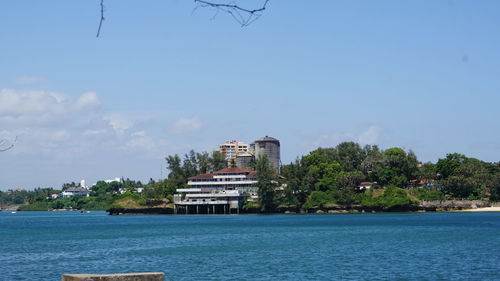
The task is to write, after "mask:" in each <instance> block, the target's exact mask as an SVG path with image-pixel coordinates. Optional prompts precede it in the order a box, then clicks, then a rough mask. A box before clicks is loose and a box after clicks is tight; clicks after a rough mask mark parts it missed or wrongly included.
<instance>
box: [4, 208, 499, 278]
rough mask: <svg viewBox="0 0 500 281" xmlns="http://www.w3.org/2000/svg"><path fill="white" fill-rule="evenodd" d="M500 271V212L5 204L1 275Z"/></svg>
mask: <svg viewBox="0 0 500 281" xmlns="http://www.w3.org/2000/svg"><path fill="white" fill-rule="evenodd" d="M141 271H161V272H165V274H166V276H167V279H168V280H500V213H415V214H355V215H231V216H230V215H226V216H222V215H220V216H219V215H203V216H195V215H193V216H186V215H178V216H168V215H164V216H108V215H107V214H106V213H104V212H91V213H88V214H81V213H78V212H18V213H17V214H11V213H10V212H5V211H4V212H0V280H8V281H12V280H44V281H45V280H59V278H60V275H61V274H63V273H117V272H141Z"/></svg>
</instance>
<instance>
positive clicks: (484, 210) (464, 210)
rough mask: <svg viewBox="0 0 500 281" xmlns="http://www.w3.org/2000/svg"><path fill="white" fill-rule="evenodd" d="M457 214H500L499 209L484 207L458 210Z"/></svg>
mask: <svg viewBox="0 0 500 281" xmlns="http://www.w3.org/2000/svg"><path fill="white" fill-rule="evenodd" d="M458 212H464V213H470V212H500V207H484V208H475V209H463V210H458Z"/></svg>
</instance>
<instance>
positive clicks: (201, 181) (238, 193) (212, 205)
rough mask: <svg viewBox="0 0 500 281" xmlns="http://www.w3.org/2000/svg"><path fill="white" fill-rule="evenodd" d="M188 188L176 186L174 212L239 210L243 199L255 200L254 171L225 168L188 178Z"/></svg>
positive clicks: (208, 212) (255, 175) (197, 212)
mask: <svg viewBox="0 0 500 281" xmlns="http://www.w3.org/2000/svg"><path fill="white" fill-rule="evenodd" d="M188 185H189V187H190V188H181V189H177V192H178V194H175V195H174V204H175V211H176V212H182V213H186V214H199V213H203V214H216V213H224V214H225V213H232V212H234V211H236V212H237V213H239V210H240V208H241V207H243V203H244V201H245V200H248V201H254V200H257V198H258V197H257V190H258V187H257V174H256V173H255V171H250V170H246V169H240V168H226V169H222V170H219V171H215V172H213V173H211V174H201V175H197V176H194V177H190V178H189V179H188Z"/></svg>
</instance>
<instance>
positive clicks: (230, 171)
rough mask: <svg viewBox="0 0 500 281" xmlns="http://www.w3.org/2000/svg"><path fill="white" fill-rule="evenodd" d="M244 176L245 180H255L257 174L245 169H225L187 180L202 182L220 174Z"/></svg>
mask: <svg viewBox="0 0 500 281" xmlns="http://www.w3.org/2000/svg"><path fill="white" fill-rule="evenodd" d="M243 173H245V174H246V177H247V178H256V177H257V173H256V172H255V171H252V170H247V169H241V168H225V169H222V170H218V171H215V172H213V173H212V174H200V175H196V176H194V177H189V178H188V179H189V180H203V179H213V178H214V176H216V175H220V174H243Z"/></svg>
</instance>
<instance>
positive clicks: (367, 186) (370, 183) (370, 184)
mask: <svg viewBox="0 0 500 281" xmlns="http://www.w3.org/2000/svg"><path fill="white" fill-rule="evenodd" d="M376 184H377V182H376V181H364V182H361V183H360V184H359V185H358V188H359V190H366V189H370V188H372V187H373V186H374V185H376Z"/></svg>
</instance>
